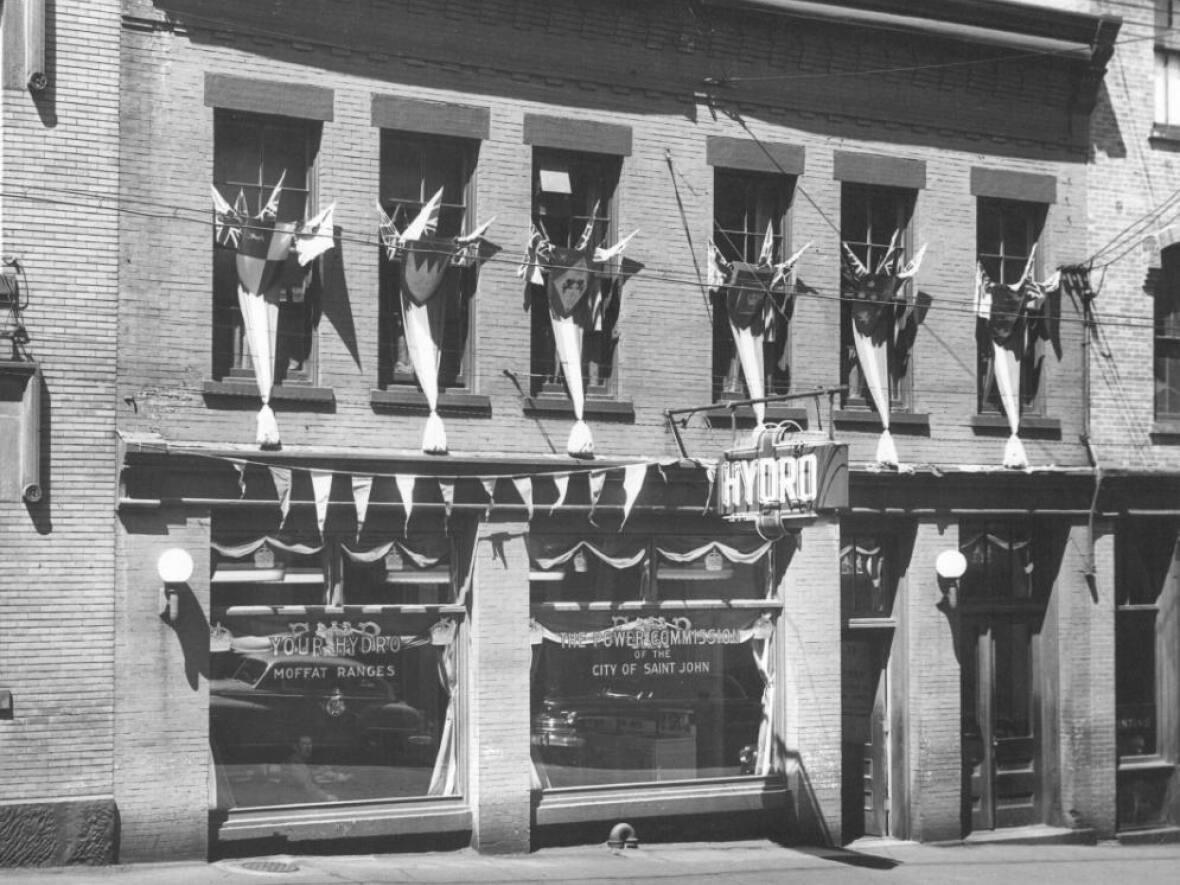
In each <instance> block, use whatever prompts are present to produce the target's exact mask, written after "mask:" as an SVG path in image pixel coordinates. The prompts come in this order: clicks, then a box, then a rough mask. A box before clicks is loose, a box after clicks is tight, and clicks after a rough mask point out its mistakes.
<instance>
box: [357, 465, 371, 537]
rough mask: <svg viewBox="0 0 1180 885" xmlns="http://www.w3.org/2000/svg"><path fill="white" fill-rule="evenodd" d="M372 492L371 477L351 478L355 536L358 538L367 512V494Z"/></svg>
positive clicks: (362, 529)
mask: <svg viewBox="0 0 1180 885" xmlns="http://www.w3.org/2000/svg"><path fill="white" fill-rule="evenodd" d="M372 493H373V477H371V476H354V477H353V478H352V503H353V504H354V505H355V506H356V536H357V537H358V538H359V537H360V536H361V532H362V531H364V528H365V517H366V516H368V513H369V496H370V495H371V494H372Z"/></svg>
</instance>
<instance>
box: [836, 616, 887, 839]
mask: <svg viewBox="0 0 1180 885" xmlns="http://www.w3.org/2000/svg"><path fill="white" fill-rule="evenodd" d="M859 632H860V633H861V635H854V636H853V637H850V638H846V639H845V640H844V645H843V657H842V669H843V702H842V707H843V730H844V738H843V796H842V799H843V802H842V805H843V808H844V821H843V830H844V833H843V835H844V841H845V842H850V841H852V840H853V839H857V838H859V837H861V836H887V835H889V825H890V821H889V798H890V784H889V764H890V758H889V668H888V666H887V664H888V662H889V646H890V642H891V640H892V638H893V631H892V630H865V631H859Z"/></svg>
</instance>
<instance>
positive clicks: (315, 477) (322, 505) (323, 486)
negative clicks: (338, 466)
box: [308, 470, 332, 537]
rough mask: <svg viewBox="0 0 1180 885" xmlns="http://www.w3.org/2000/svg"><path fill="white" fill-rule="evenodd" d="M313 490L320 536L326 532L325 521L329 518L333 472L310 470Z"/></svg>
mask: <svg viewBox="0 0 1180 885" xmlns="http://www.w3.org/2000/svg"><path fill="white" fill-rule="evenodd" d="M308 472H309V473H310V474H311V490H312V495H313V497H314V498H315V522H316V525H317V526H319V529H320V536H321V537H322V536H323V534H324V523H325V522H327V520H328V498H329V497H330V496H331V494H332V474H331V473H330V472H329V471H327V470H310V471H308Z"/></svg>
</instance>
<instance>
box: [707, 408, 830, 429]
mask: <svg viewBox="0 0 1180 885" xmlns="http://www.w3.org/2000/svg"><path fill="white" fill-rule="evenodd" d="M705 420H706V421H708V422H709V426H710V427H733V426H734V425H735V424H736V425H737V426H738V427H753V426H754V407H753V406H738V407H736V408H733V409H727V408H724V407H719V408H716V409H709V411H707V412H705ZM766 421H767V423H769V424H778V423H780V422H783V421H793V422H795V423H796V424H798V425H799V427H800V429H802V430H806V429H807V409H800V408H795V407H793V406H776V405H774V404H773V403H767V404H766Z"/></svg>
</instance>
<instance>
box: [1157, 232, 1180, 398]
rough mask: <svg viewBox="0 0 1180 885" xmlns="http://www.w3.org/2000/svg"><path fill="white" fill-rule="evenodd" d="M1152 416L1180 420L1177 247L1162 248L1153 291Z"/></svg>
mask: <svg viewBox="0 0 1180 885" xmlns="http://www.w3.org/2000/svg"><path fill="white" fill-rule="evenodd" d="M1153 356H1154V363H1155V416H1156V418H1157V419H1159V418H1164V419H1173V420H1175V419H1180V248H1176V247H1172V248H1170V249H1165V250H1164V253H1163V273H1162V275H1161V279H1160V284H1159V285H1158V286H1157V287H1156V289H1155V349H1154V354H1153Z"/></svg>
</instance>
